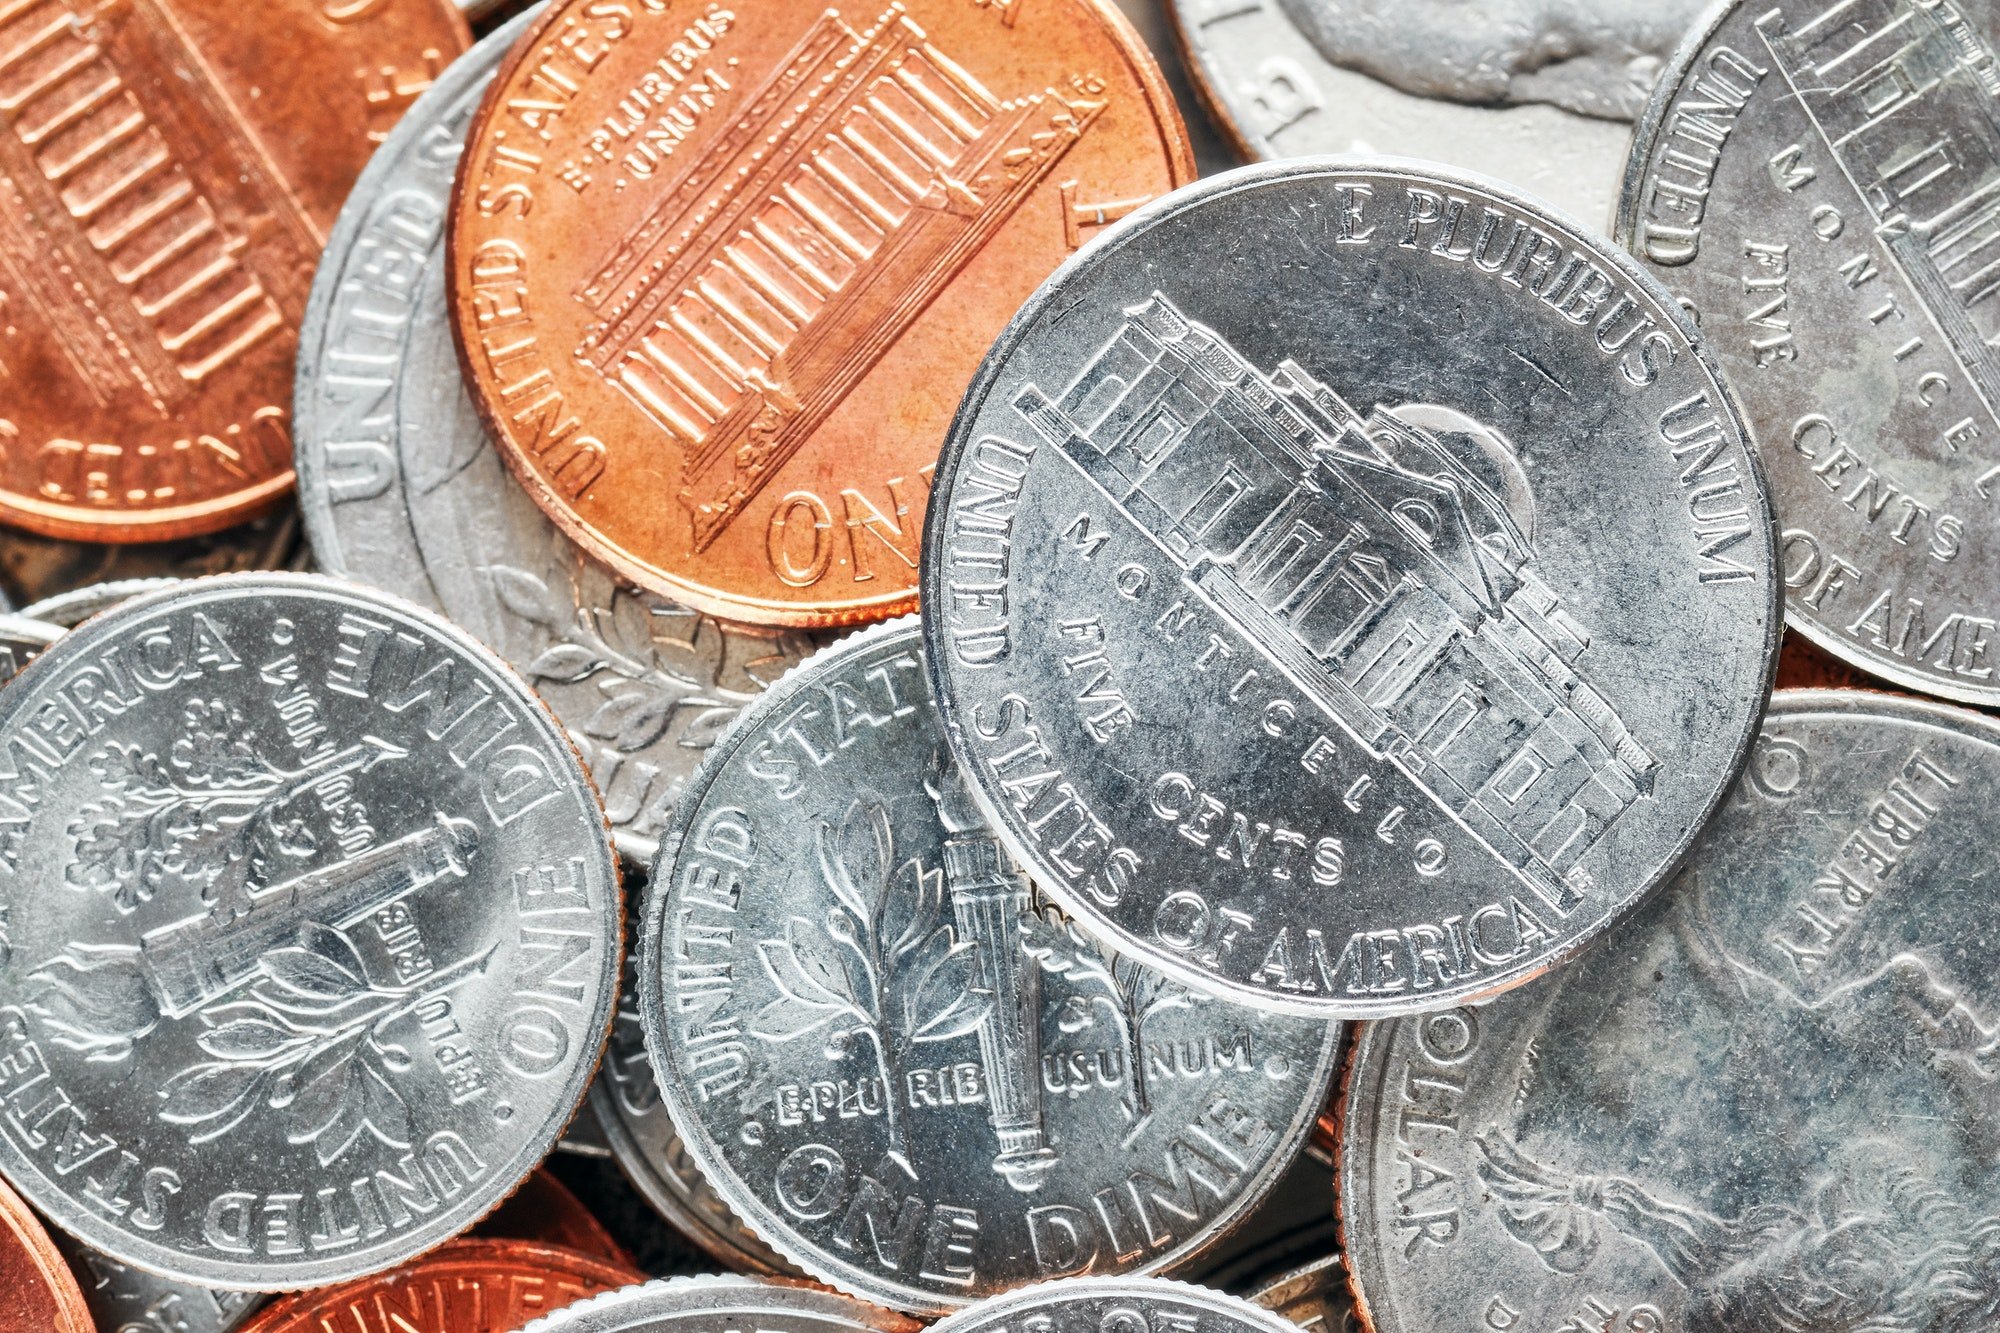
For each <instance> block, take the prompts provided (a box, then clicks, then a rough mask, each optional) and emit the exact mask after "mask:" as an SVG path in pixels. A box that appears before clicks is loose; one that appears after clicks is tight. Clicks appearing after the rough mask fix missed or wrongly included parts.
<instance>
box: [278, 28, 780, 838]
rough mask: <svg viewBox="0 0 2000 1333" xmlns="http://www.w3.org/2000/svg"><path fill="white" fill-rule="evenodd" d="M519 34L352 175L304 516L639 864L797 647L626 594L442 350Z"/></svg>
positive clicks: (318, 294) (320, 342) (307, 407)
mask: <svg viewBox="0 0 2000 1333" xmlns="http://www.w3.org/2000/svg"><path fill="white" fill-rule="evenodd" d="M530 21H531V20H530V19H529V18H527V17H522V18H518V19H515V20H513V21H512V22H510V23H509V24H508V25H507V26H506V27H504V28H502V29H500V30H499V31H497V32H495V33H494V34H493V35H492V36H490V37H488V38H486V39H485V40H484V41H482V42H481V43H480V44H479V45H478V46H477V47H475V48H474V50H473V51H472V52H471V53H470V54H469V55H467V56H466V57H465V59H463V60H461V61H459V62H458V63H457V64H456V65H454V66H452V68H451V69H450V70H449V71H447V72H446V74H445V75H444V77H443V78H441V79H440V80H439V81H438V84H437V86H436V87H435V88H434V89H432V90H431V92H430V93H428V94H426V95H425V97H423V98H422V99H421V100H420V101H419V102H418V104H417V105H416V106H415V107H413V108H411V110H410V114H409V115H408V116H407V117H405V118H404V120H403V123H402V124H401V125H399V126H398V127H397V129H396V131H395V132H394V133H393V134H391V135H390V136H389V139H388V141H387V142H386V143H384V144H383V146H382V149H381V151H380V152H379V153H378V154H377V155H376V157H375V160H374V161H373V162H372V163H370V164H369V167H368V170H367V171H365V172H363V173H362V177H361V181H360V183H359V184H358V185H357V186H356V187H355V192H354V196H353V199H352V201H351V202H350V203H349V205H348V207H347V210H346V211H345V212H344V213H343V214H342V215H341V219H340V221H339V223H338V224H337V225H336V226H335V227H334V231H333V238H332V240H331V242H330V243H329V245H328V250H327V259H326V262H325V263H324V264H323V265H322V266H321V268H320V273H319V278H318V280H317V281H316V283H315V284H314V295H313V300H312V303H311V305H310V306H309V308H308V311H307V315H306V323H305V329H304V332H303V334H302V338H301V345H300V354H299V381H298V395H297V411H298V470H299V500H300V506H301V508H302V509H303V511H304V514H305V521H306V527H307V530H308V531H309V532H310V534H311V536H312V544H313V549H314V551H315V552H316V553H317V554H318V557H319V560H320V564H321V565H322V566H323V567H324V568H325V569H327V570H328V571H330V572H333V573H337V574H341V575H344V576H346V577H348V578H352V579H357V580H359V581H360V582H363V583H370V584H373V585H375V586H377V587H380V588H385V589H387V590H388V591H390V592H395V593H399V594H401V595H402V596H405V597H408V598H410V599H411V600H413V601H415V602H417V603H418V604H419V605H423V606H428V607H432V608H434V609H437V610H441V611H443V612H444V613H445V614H446V615H448V616H450V617H451V618H452V619H453V620H454V621H456V622H457V623H458V624H459V625H461V626H463V627H464V628H466V629H467V630H470V631H471V632H472V633H473V634H474V635H475V636H477V637H478V638H479V639H480V640H481V641H483V642H484V643H486V644H487V645H488V646H490V647H492V648H493V649H494V650H495V651H497V652H499V653H500V654H501V655H502V656H503V657H505V658H506V659H507V660H508V661H509V662H511V663H513V664H514V665H515V666H516V667H517V668H519V669H520V670H521V671H522V673H523V674H525V675H526V676H527V677H528V679H529V681H530V683H532V684H533V685H534V686H535V687H536V689H537V690H539V691H540V692H541V694H542V697H543V699H544V700H546V701H547V703H548V704H549V706H550V707H551V708H553V709H554V710H555V713H556V716H557V717H558V718H560V719H562V721H563V723H564V725H565V726H566V727H567V728H568V729H569V732H570V735H571V738H572V739H574V740H575V741H576V742H577V743H578V746H579V748H581V749H582V750H583V752H584V759H585V762H586V763H587V764H588V766H589V768H590V770H591V774H592V776H593V777H594V778H595V779H596V781H597V784H598V787H599V789H600V790H601V791H602V792H603V793H604V798H605V804H606V807H607V810H608V812H609V814H610V816H611V821H612V825H613V829H614V832H615V833H616V835H617V837H618V843H619V846H620V847H621V848H622V849H624V850H625V851H626V852H627V853H628V854H629V855H631V856H633V857H636V858H641V859H649V858H650V857H651V856H652V854H653V851H654V849H655V847H656V846H657V843H658V838H659V832H660V829H661V828H662V827H664V826H665V824H666V821H667V818H668V817H669V815H670V814H671V812H672V809H673V802H674V800H675V799H676V797H677V796H678V795H679V793H680V790H681V788H682V787H683V785H684V784H685V783H686V781H687V778H688V776H689V775H690V774H691V773H693V771H694V767H695V765H696V763H698V762H699V761H700V758H701V754H702V751H703V750H705V749H706V748H707V747H708V746H709V745H710V744H711V743H712V742H713V741H714V739H715V737H716V735H717V734H718V733H719V732H720V731H721V729H722V728H723V726H725V725H726V724H727V723H728V722H729V721H730V719H732V718H733V717H735V716H736V712H737V710H738V709H740V708H741V707H742V706H743V704H744V703H746V702H747V701H748V700H749V699H751V698H752V697H754V696H755V695H756V693H757V692H758V691H760V690H761V689H763V687H764V685H765V684H766V683H767V682H769V681H771V680H773V679H776V677H777V676H778V675H780V674H781V673H782V672H783V671H784V670H785V669H786V668H788V667H790V666H792V665H794V664H795V663H796V662H797V661H798V660H799V659H800V658H801V657H803V656H804V655H805V654H806V653H808V652H810V651H811V650H812V647H813V643H812V641H811V639H810V638H809V637H808V636H806V635H804V634H801V633H797V632H791V633H786V632H780V631H772V630H759V629H754V628H750V627H745V626H739V625H732V624H727V623H724V622H722V621H717V620H712V619H710V618H708V617H706V616H702V615H698V614H696V613H695V612H692V611H689V610H686V609H684V608H682V607H680V606H678V605H676V604H675V603H673V602H670V601H667V600H666V599H664V598H660V597H655V596H653V595H652V594H650V593H646V592H642V591H639V590H637V589H635V588H633V587H631V586H629V585H626V584H623V583H621V582H620V581H619V580H618V579H616V578H615V577H613V576H612V575H611V574H610V573H609V572H608V571H606V570H605V569H604V568H603V567H602V566H600V565H598V564H596V563H595V562H594V561H591V560H588V559H587V558H585V557H584V556H583V555H582V553H580V552H579V551H577V550H576V548H575V547H574V546H573V545H572V544H571V543H570V542H569V540H568V539H567V538H566V537H564V536H563V535H562V533H561V532H560V531H559V530H558V529H557V528H556V526H555V525H554V524H553V523H551V522H550V521H549V520H548V519H547V518H546V517H544V516H543V514H542V512H541V511H540V510H539V509H537V508H536V507H535V505H534V503H533V502H532V501H530V500H529V499H528V498H527V496H526V494H525V493H524V492H523V491H522V490H521V487H520V486H519V485H518V484H517V483H516V482H515V481H514V479H513V478H512V477H511V476H509V475H508V474H507V470H506V467H505V465H503V464H502V463H501V462H500V459H499V457H498V455H497V454H496V453H495V451H494V449H493V446H492V444H491V443H490V442H489V440H488V437H487V435H486V431H485V429H484V427H482V426H481V425H480V424H479V419H478V416H477V415H476V414H475V413H474V411H473V409H472V404H471V401H470V399H468V398H467V396H466V392H465V389H464V387H463V383H462V381H461V379H460V375H459V367H458V358H457V354H456V353H455V352H454V351H453V350H452V347H451V335H450V332H449V329H448V327H447V323H448V319H449V316H448V313H447V308H446V305H445V298H444V246H443V241H444V215H445V207H446V203H447V201H448V199H449V197H450V193H451V181H452V176H453V172H454V170H455V168H456V165H457V161H458V155H459V151H460V148H461V146H462V144H463V142H464V138H465V129H466V126H467V125H468V124H469V123H470V122H471V119H472V116H473V113H474V111H475V110H476V109H477V108H478V105H479V100H480V98H481V96H482V95H483V94H484V91H485V88H486V85H487V84H488V83H489V82H490V81H491V79H492V76H493V71H494V70H495V68H497V67H498V65H499V64H500V61H501V60H502V58H503V57H504V56H505V55H506V54H507V52H508V51H509V50H510V49H511V47H512V45H513V43H514V41H515V39H516V38H517V37H519V35H520V34H521V33H522V31H524V30H525V28H526V25H527V24H528V23H529V22H530Z"/></svg>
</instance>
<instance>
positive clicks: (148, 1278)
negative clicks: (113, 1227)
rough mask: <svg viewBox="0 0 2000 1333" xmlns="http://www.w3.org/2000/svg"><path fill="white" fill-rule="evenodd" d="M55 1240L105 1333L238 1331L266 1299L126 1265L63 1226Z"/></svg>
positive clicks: (219, 1332) (94, 1317) (253, 1294)
mask: <svg viewBox="0 0 2000 1333" xmlns="http://www.w3.org/2000/svg"><path fill="white" fill-rule="evenodd" d="M55 1242H56V1247H57V1248H58V1249H60V1250H61V1251H62V1252H63V1257H64V1258H66V1259H68V1260H69V1266H70V1270H71V1271H72V1272H74V1273H75V1274H76V1284H77V1286H78V1287H79V1288H81V1289H82V1291H83V1300H84V1303H85V1304H86V1305H88V1306H89V1307H90V1316H91V1318H92V1319H94V1320H96V1321H97V1327H98V1328H99V1329H101V1330H103V1333H234V1330H235V1329H237V1328H239V1327H241V1326H242V1325H243V1323H244V1322H245V1321H246V1320H248V1319H249V1318H250V1316H251V1315H253V1314H255V1313H256V1312H257V1310H258V1308H259V1307H261V1306H262V1305H263V1304H264V1302H265V1300H266V1299H267V1298H266V1297H264V1296H261V1295H259V1294H258V1293H256V1292H251V1291H211V1290H209V1289H208V1288H206V1287H197V1286H192V1285H190V1284H188V1283H186V1282H175V1281H173V1280H172V1279H171V1278H164V1277H161V1276H160V1275H159V1274H157V1273H148V1272H146V1271H145V1270H144V1269H141V1268H134V1267H132V1266H131V1265H130V1264H121V1263H119V1262H118V1261H117V1260H116V1259H113V1258H111V1257H109V1256H108V1255H104V1254H100V1253H98V1252H97V1251H96V1250H93V1249H91V1248H90V1247H89V1246H87V1245H84V1244H82V1243H81V1242H79V1241H77V1240H75V1239H73V1238H71V1236H70V1235H69V1233H67V1232H64V1231H57V1232H56V1233H55ZM24 1333H25V1331H24Z"/></svg>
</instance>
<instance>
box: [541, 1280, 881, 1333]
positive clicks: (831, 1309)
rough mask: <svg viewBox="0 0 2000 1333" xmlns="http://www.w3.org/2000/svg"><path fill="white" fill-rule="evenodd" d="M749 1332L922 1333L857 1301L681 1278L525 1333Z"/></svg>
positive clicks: (619, 1295) (592, 1303) (796, 1289)
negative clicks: (749, 1322)
mask: <svg viewBox="0 0 2000 1333" xmlns="http://www.w3.org/2000/svg"><path fill="white" fill-rule="evenodd" d="M739 1320H748V1321H756V1322H754V1323H751V1324H745V1323H738V1322H736V1321H739ZM744 1327H755V1328H760V1329H761V1328H769V1329H780V1330H783V1333H912V1331H913V1330H914V1329H915V1328H916V1327H917V1326H916V1324H915V1323H913V1322H912V1321H910V1320H908V1319H905V1318H904V1317H903V1316H901V1315H899V1314H894V1313H892V1312H890V1311H888V1310H878V1309H876V1308H875V1307H873V1306H870V1305H865V1304H863V1303H862V1302H860V1301H857V1300H855V1299H854V1298H853V1297H851V1296H841V1295H838V1294H836V1293H834V1292H831V1291H822V1290H820V1289H819V1288H817V1287H808V1286H804V1285H802V1284H798V1283H788V1282H770V1281H762V1280H759V1279H756V1278H747V1277H677V1278H673V1279H671V1280H669V1281H666V1282H648V1283H647V1284H645V1285H644V1286H642V1287H626V1288H624V1289H623V1290H621V1291H607V1292H605V1293H604V1294H603V1295H601V1296H593V1297H591V1298H590V1299H588V1300H583V1301H578V1302H577V1303H576V1304H574V1305H568V1306H564V1307H563V1308H562V1309H560V1310H558V1311H556V1312H555V1313H554V1314H548V1315H543V1316H542V1317H541V1318H540V1319H537V1320H536V1321H535V1322H534V1323H532V1324H530V1325H528V1326H527V1327H526V1328H524V1329H522V1330H521V1333H673V1331H675V1330H679V1331H681V1333H714V1331H715V1330H717V1329H724V1328H728V1329H735V1328H744Z"/></svg>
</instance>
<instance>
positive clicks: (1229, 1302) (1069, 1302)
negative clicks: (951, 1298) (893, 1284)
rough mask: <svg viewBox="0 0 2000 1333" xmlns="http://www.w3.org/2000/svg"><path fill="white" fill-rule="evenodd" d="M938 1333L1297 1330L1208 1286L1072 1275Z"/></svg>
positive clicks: (1012, 1295) (944, 1324)
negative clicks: (1068, 1330) (1042, 1330)
mask: <svg viewBox="0 0 2000 1333" xmlns="http://www.w3.org/2000/svg"><path fill="white" fill-rule="evenodd" d="M932 1327H933V1328H935V1329H936V1330H937V1333H1009V1330H1012V1329H1017V1328H1033V1329H1044V1328H1046V1329H1088V1328H1094V1329H1099V1330H1111V1329H1118V1330H1125V1329H1131V1330H1135V1331H1136V1330H1142V1329H1161V1330H1166V1329H1199V1330H1201V1333H1292V1326H1291V1325H1290V1324H1287V1323H1286V1322H1285V1321H1284V1320H1282V1319H1280V1318H1278V1317H1277V1316H1276V1315H1274V1314H1272V1313H1271V1312H1270V1311H1268V1310H1263V1309H1259V1308H1258V1307H1257V1306H1255V1305H1252V1304H1250V1303H1249V1302H1248V1301H1244V1300H1241V1299H1239V1298H1238V1297H1235V1296H1225V1295H1223V1294H1222V1293H1221V1292H1219V1291H1210V1290H1209V1289H1208V1288H1206V1287H1196V1286H1190V1285H1189V1284H1187V1283H1185V1282H1165V1281H1162V1280H1160V1279H1159V1278H1129V1277H1126V1278H1112V1277H1090V1278H1070V1279H1068V1280H1065V1281H1061V1282H1044V1283H1040V1284H1038V1285H1036V1286H1032V1287H1026V1288H1023V1289H1022V1290H1019V1291H1011V1292H1008V1293H1007V1294H1006V1295H1004V1296H996V1297H994V1298H992V1299H991V1300H987V1301H982V1302H980V1303H979V1304H978V1305H976V1306H974V1307H973V1308H972V1309H970V1310H961V1311H960V1312H959V1313H957V1314H955V1315H953V1316H951V1317H950V1318H949V1319H942V1320H939V1321H938V1322H937V1323H936V1324H934V1325H932Z"/></svg>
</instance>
